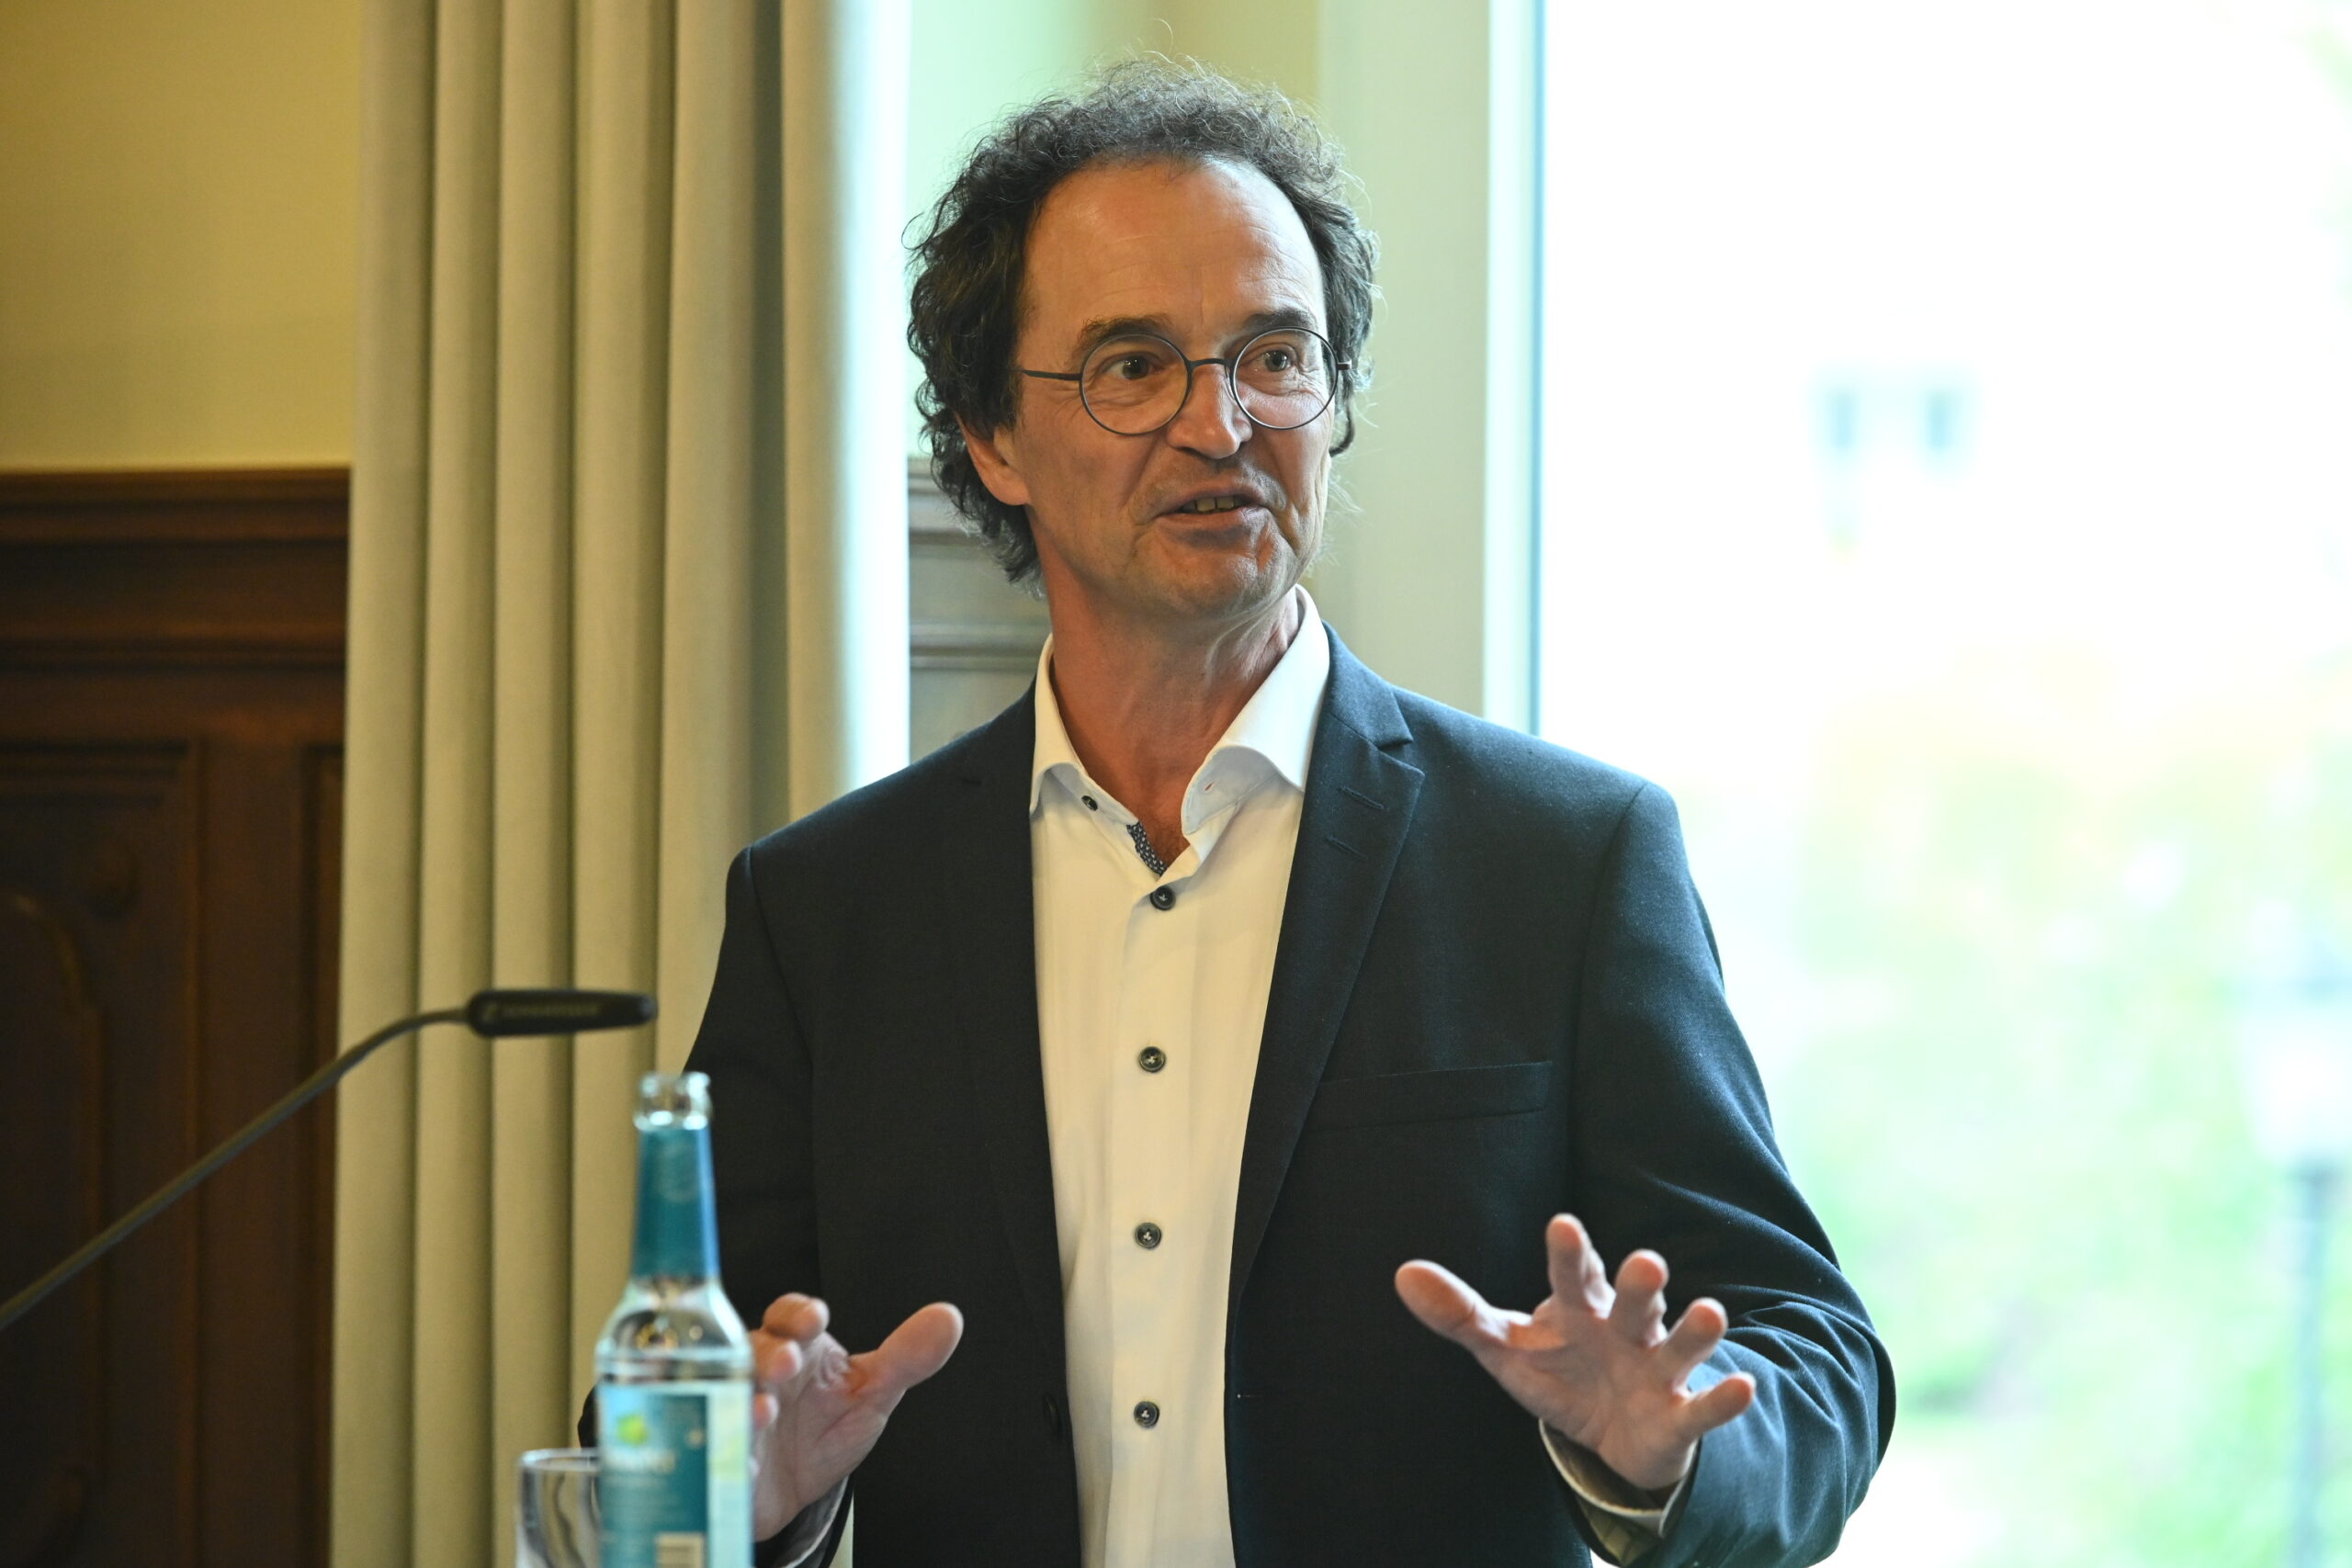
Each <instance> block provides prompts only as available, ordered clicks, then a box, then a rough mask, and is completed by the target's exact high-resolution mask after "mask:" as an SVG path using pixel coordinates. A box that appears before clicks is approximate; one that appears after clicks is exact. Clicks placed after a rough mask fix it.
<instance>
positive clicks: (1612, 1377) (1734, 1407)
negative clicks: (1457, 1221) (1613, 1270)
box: [1397, 1214, 1756, 1492]
mask: <svg viewBox="0 0 2352 1568" xmlns="http://www.w3.org/2000/svg"><path fill="white" fill-rule="evenodd" d="M1544 1247H1545V1250H1546V1251H1547V1252H1548V1253H1549V1255H1550V1258H1549V1261H1550V1265H1551V1275H1552V1293H1551V1295H1550V1296H1549V1297H1547V1298H1546V1299H1545V1300H1544V1303H1543V1304H1542V1305H1541V1306H1539V1307H1537V1308H1536V1309H1535V1311H1534V1312H1533V1313H1532V1314H1528V1313H1519V1312H1506V1311H1503V1310H1501V1309H1499V1308H1497V1307H1492V1306H1489V1305H1487V1302H1486V1300H1485V1298H1483V1297H1481V1296H1480V1295H1479V1294H1478V1292H1476V1291H1474V1290H1472V1289H1471V1288H1470V1287H1469V1286H1467V1285H1465V1284H1464V1283H1463V1282H1462V1281H1461V1280H1458V1279H1456V1278H1455V1277H1454V1276H1453V1274H1451V1273H1449V1272H1447V1271H1446V1270H1445V1269H1441V1268H1439V1267H1438V1266H1437V1265H1436V1264H1434V1263H1424V1262H1419V1261H1415V1262H1412V1263H1408V1264H1406V1265H1405V1266H1404V1267H1403V1268H1401V1269H1397V1294H1398V1295H1400V1296H1402V1297H1404V1299H1405V1304H1406V1305H1407V1306H1408V1307H1409V1308H1411V1309H1412V1313H1413V1315H1414V1316H1415V1317H1418V1318H1419V1319H1420V1320H1421V1322H1422V1323H1424V1324H1426V1325H1428V1326H1429V1327H1430V1328H1432V1329H1434V1330H1436V1331H1437V1332H1438V1333H1440V1334H1442V1335H1444V1336H1445V1337H1447V1338H1448V1339H1451V1340H1453V1342H1454V1343H1455V1344H1457V1345H1459V1346H1461V1347H1462V1348H1464V1349H1465V1350H1467V1351H1469V1352H1470V1353H1471V1354H1472V1355H1473V1356H1476V1357H1477V1358H1478V1364H1479V1365H1480V1366H1482V1367H1484V1368H1486V1369H1487V1372H1488V1373H1489V1374H1491V1375H1492V1376H1493V1378H1494V1380H1495V1381H1496V1382H1498V1383H1500V1384H1502V1385H1503V1388H1504V1390H1505V1392H1507V1393H1510V1396H1511V1397H1512V1398H1513V1399H1516V1400H1517V1401H1519V1403H1520V1404H1523V1405H1525V1406H1526V1407H1527V1409H1528V1410H1529V1411H1531V1412H1532V1413H1533V1414H1534V1415H1535V1416H1540V1417H1541V1418H1542V1419H1543V1420H1544V1422H1545V1423H1546V1424H1547V1425H1549V1426H1550V1427H1552V1428H1553V1429H1554V1430H1555V1431H1556V1432H1558V1433H1559V1434H1560V1435H1561V1436H1562V1437H1564V1438H1568V1439H1569V1440H1570V1441H1572V1442H1575V1443H1577V1444H1580V1445H1581V1446H1583V1447H1584V1448H1586V1449H1589V1450H1591V1451H1592V1452H1593V1453H1595V1454H1597V1455H1599V1456H1600V1462H1601V1463H1603V1464H1605V1465H1607V1466H1608V1467H1609V1468H1610V1469H1611V1470H1612V1471H1614V1472H1616V1473H1617V1474H1618V1475H1619V1476H1620V1477H1622V1478H1623V1479H1624V1480H1626V1481H1629V1482H1631V1483H1633V1484H1634V1485H1635V1486H1638V1487H1641V1488H1643V1489H1645V1490H1646V1491H1650V1492H1664V1491H1666V1490H1667V1489H1668V1488H1670V1487H1672V1486H1673V1485H1674V1484H1675V1483H1678V1482H1679V1481H1680V1480H1681V1479H1682V1477H1683V1476H1684V1475H1685V1474H1687V1473H1689V1472H1690V1469H1691V1460H1692V1458H1693V1457H1694V1456H1695V1455H1696V1454H1697V1453H1698V1451H1699V1439H1700V1438H1701V1437H1702V1436H1703V1435H1705V1434H1706V1433H1708V1432H1711V1431H1713V1429H1714V1428H1715V1427H1720V1426H1722V1425H1723V1424H1724V1422H1726V1421H1729V1420H1731V1419H1732V1418H1733V1417H1734V1416H1737V1415H1739V1414H1740V1412H1742V1411H1744V1410H1746V1409H1747V1406H1748V1404H1750V1403H1751V1402H1752V1401H1753V1400H1754V1399H1755V1397H1756V1380H1755V1379H1754V1378H1751V1377H1749V1376H1748V1375H1747V1373H1745V1372H1735V1373H1733V1374H1732V1375H1731V1376H1730V1377H1727V1378H1725V1379H1724V1381H1723V1382H1719V1383H1717V1384H1715V1385H1714V1386H1713V1388H1711V1389H1708V1390H1707V1391H1706V1392H1705V1393H1699V1394H1693V1393H1690V1392H1689V1390H1687V1389H1686V1388H1685V1387H1684V1386H1683V1382H1684V1380H1685V1379H1686V1378H1688V1377H1689V1376H1690V1375H1691V1371H1692V1370H1693V1369H1694V1368H1696V1367H1697V1366H1698V1365H1699V1364H1700V1363H1701V1362H1702V1361H1704V1360H1705V1359H1707V1358H1708V1357H1709V1356H1710V1355H1712V1354H1713V1352H1714V1348H1715V1347H1716V1346H1718V1345H1720V1344H1722V1343H1723V1338H1724V1330H1725V1329H1726V1328H1727V1327H1728V1326H1729V1323H1728V1320H1727V1319H1726V1318H1725V1317H1724V1309H1723V1307H1722V1305H1721V1303H1717V1302H1714V1301H1712V1300H1709V1299H1708V1298H1706V1297H1704V1296H1702V1297H1701V1298H1700V1299H1698V1300H1697V1301H1694V1302H1692V1303H1691V1304H1690V1305H1689V1306H1688V1307H1686V1308H1685V1309H1683V1313H1682V1318H1681V1321H1680V1322H1679V1323H1677V1324H1676V1325H1674V1331H1673V1332H1672V1333H1670V1334H1669V1333H1668V1332H1667V1330H1666V1295H1665V1291H1666V1259H1665V1258H1660V1257H1659V1256H1658V1255H1657V1253H1655V1252H1649V1251H1641V1252H1635V1253H1633V1254H1631V1255H1629V1256H1628V1257H1627V1258H1626V1259H1625V1261H1624V1262H1623V1264H1621V1265H1619V1266H1618V1269H1617V1283H1616V1286H1615V1288H1614V1289H1613V1290H1612V1289H1611V1286H1610V1283H1609V1278H1608V1275H1607V1274H1606V1272H1604V1271H1603V1269H1602V1268H1601V1264H1600V1254H1599V1252H1598V1251H1596V1250H1595V1249H1594V1247H1593V1245H1592V1240H1591V1238H1590V1237H1589V1236H1588V1235H1585V1230H1584V1226H1583V1225H1582V1224H1578V1223H1577V1221H1576V1220H1575V1219H1574V1218H1573V1217H1571V1216H1569V1215H1566V1214H1561V1215H1558V1216H1556V1217H1555V1218H1554V1220H1553V1221H1552V1223H1551V1224H1550V1225H1549V1226H1547V1227H1546V1228H1545V1230H1544Z"/></svg>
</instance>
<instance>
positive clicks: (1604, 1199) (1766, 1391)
mask: <svg viewBox="0 0 2352 1568" xmlns="http://www.w3.org/2000/svg"><path fill="white" fill-rule="evenodd" d="M1594 897H1595V908H1594V909H1593V911H1592V919H1591V921H1590V923H1589V926H1588V927H1587V930H1588V931H1589V932H1590V935H1589V939H1588V947H1587V951H1586V953H1585V958H1584V964H1583V968H1582V978H1581V986H1580V990H1579V994H1578V1017H1577V1032H1576V1043H1575V1047H1574V1053H1575V1055H1574V1059H1573V1063H1572V1072H1573V1078H1572V1094H1571V1098H1570V1104H1571V1105H1572V1106H1574V1107H1575V1108H1576V1110H1575V1111H1574V1114H1575V1115H1576V1116H1577V1119H1578V1120H1577V1128H1576V1138H1575V1145H1574V1146H1575V1147H1576V1148H1577V1166H1576V1169H1575V1171H1574V1173H1573V1180H1574V1189H1575V1192H1576V1195H1577V1197H1576V1201H1577V1205H1578V1209H1577V1212H1578V1213H1579V1214H1580V1215H1581V1216H1582V1217H1583V1219H1584V1220H1585V1223H1586V1224H1587V1225H1588V1227H1589V1229H1590V1231H1591V1233H1592V1235H1593V1237H1594V1239H1595V1241H1596V1242H1597V1243H1598V1245H1599V1246H1600V1248H1601V1252H1602V1255H1603V1256H1604V1257H1606V1258H1611V1259H1615V1258H1622V1257H1623V1255H1624V1254H1625V1253H1627V1252H1629V1251H1632V1250H1633V1249H1634V1248H1635V1247H1652V1248H1655V1249H1656V1250H1657V1252H1658V1253H1660V1254H1661V1255H1662V1256H1664V1258H1666V1259H1667V1263H1668V1268H1669V1270H1670V1279H1669V1281H1668V1297H1669V1302H1668V1307H1669V1312H1670V1313H1671V1314H1679V1313H1680V1312H1681V1310H1682V1308H1683V1307H1684V1305H1686V1304H1687V1303H1689V1302H1690V1301H1691V1299H1692V1298H1694V1297H1697V1296H1701V1295H1706V1296H1712V1297H1713V1298H1714V1299H1715V1300H1717V1301H1718V1302H1720V1303H1723V1306H1724V1311H1725V1313H1726V1314H1728V1316H1729V1318H1730V1321H1731V1330H1730V1334H1729V1336H1728V1337H1727V1339H1726V1341H1725V1342H1724V1345H1723V1346H1722V1347H1721V1348H1719V1349H1718V1350H1717V1351H1716V1353H1715V1354H1714V1355H1713V1357H1712V1358H1711V1359H1709V1361H1708V1362H1707V1364H1706V1365H1704V1366H1702V1367H1701V1368H1700V1369H1699V1370H1698V1371H1696V1372H1694V1373H1693V1374H1692V1376H1691V1387H1692V1389H1693V1390H1694V1391H1695V1390H1697V1389H1700V1388H1703V1387H1708V1386H1712V1385H1713V1383H1714V1382H1719V1381H1720V1380H1721V1379H1723V1378H1724V1377H1725V1376H1727V1375H1728V1374H1730V1373H1732V1372H1735V1371H1744V1372H1747V1373H1749V1374H1750V1375H1752V1376H1753V1377H1754V1378H1755V1379H1756V1382H1757V1397H1756V1401H1755V1403H1754V1404H1752V1405H1751V1406H1750V1407H1749V1408H1748V1410H1747V1412H1746V1413H1745V1414H1744V1415H1742V1416H1739V1417H1738V1418H1737V1419H1736V1420H1734V1421H1733V1422H1731V1423H1730V1424H1729V1425H1728V1426H1725V1427H1719V1428H1717V1429H1716V1430H1715V1431H1713V1432H1712V1433H1710V1434H1709V1435H1708V1436H1707V1438H1706V1439H1705V1441H1704V1442H1703V1443H1702V1445H1701V1448H1700V1454H1699V1459H1698V1464H1697V1468H1696V1470H1695V1472H1693V1474H1692V1475H1691V1477H1690V1483H1689V1484H1688V1485H1687V1486H1686V1487H1685V1488H1684V1490H1683V1494H1682V1495H1681V1497H1680V1498H1679V1509H1678V1510H1677V1511H1676V1513H1675V1514H1674V1515H1673V1516H1672V1517H1669V1518H1668V1521H1667V1526H1668V1528H1667V1534H1666V1539H1665V1540H1664V1542H1663V1543H1662V1547H1661V1549H1660V1551H1658V1552H1657V1553H1656V1554H1654V1555H1653V1556H1651V1557H1650V1558H1648V1559H1647V1560H1646V1562H1645V1568H1678V1565H1680V1564H1693V1565H1697V1564H1704V1565H1706V1568H1781V1565H1784V1564H1798V1563H1807V1562H1816V1561H1818V1560H1819V1559H1820V1558H1822V1557H1825V1556H1826V1555H1828V1553H1829V1552H1830V1551H1832V1550H1833V1549H1834V1548H1835V1547H1836V1545H1837V1541H1838V1532H1839V1531H1840V1529H1842V1528H1843V1526H1844V1523H1845V1520H1846V1517H1847V1516H1848V1515H1849V1513H1851V1512H1852V1511H1853V1509H1854V1508H1855V1507H1856V1506H1858V1505H1859V1504H1860V1501H1861V1498H1862V1494H1863V1492H1864V1490H1865V1489H1866V1488H1867V1487H1868V1485H1869V1483H1870V1478H1871V1472H1873V1471H1874V1470H1875V1469H1876V1467H1877V1462H1878V1459H1879V1456H1880V1455H1881V1454H1882V1453H1883V1452H1884V1450H1885V1447H1886V1440H1887V1436H1888V1432H1889V1429H1890V1427H1891V1426H1892V1424H1893V1421H1894V1373H1893V1368H1892V1366H1891V1365H1890V1363H1889V1362H1888V1360H1887V1357H1886V1352H1885V1350H1884V1348H1883V1347H1882V1346H1881V1345H1880V1343H1879V1341H1878V1338H1877V1337H1876V1335H1875V1334H1874V1333H1873V1332H1872V1330H1871V1324H1870V1318H1869V1316H1868V1314H1866V1313H1865V1312H1864V1311H1863V1309H1862V1304H1861V1301H1860V1298H1859V1297H1858V1296H1857V1295H1856V1294H1855V1292H1854V1291H1853V1289H1852V1287H1851V1286H1850V1285H1849V1284H1848V1282H1847V1280H1846V1279H1845V1276H1844V1275H1843V1274H1842V1273H1840V1272H1839V1270H1838V1263H1837V1258H1835V1256H1834V1255H1833V1254H1832V1253H1831V1251H1830V1247H1829V1242H1828V1238H1827V1237H1826V1235H1824V1234H1823V1232H1822V1229H1821V1226H1820V1224H1819V1223H1818V1222H1817V1221H1816V1220H1815V1218H1814V1215H1813V1213H1812V1212H1811V1210H1810V1209H1808V1208H1807V1207H1806V1205H1805V1202H1804V1199H1803V1198H1801V1197H1800V1196H1799V1195H1798V1193H1797V1190H1796V1187H1795V1184H1794V1183H1793V1182H1792V1180H1791V1179H1790V1177H1789V1174H1788V1170H1787V1168H1786V1166H1785V1165H1784V1164H1783V1163H1782V1160H1781V1154H1780V1150H1779V1148H1778V1146H1777V1145H1776V1144H1775V1142H1774V1140H1773V1135H1772V1126H1771V1118H1770V1111H1769V1110H1768V1109H1767V1107H1766V1105H1765V1100H1764V1090H1763V1085H1762V1083H1761V1081H1760V1080H1759V1079H1758V1076H1757V1072H1756V1066H1755V1063H1754V1061H1753V1059H1752V1058H1751V1057H1750V1056H1749V1055H1748V1051H1747V1044H1746V1043H1745V1042H1744V1041H1743V1040H1742V1038H1741V1036H1740V1033H1739V1029H1738V1026H1737V1025H1736V1023H1735V1022H1734V1021H1732V1016H1731V1011H1730V1009H1729V1007H1728V1006H1727V1004H1726V1003H1725V1000H1724V988H1723V975H1722V970H1721V966H1720V964H1719V963H1718V960H1717V957H1716V953H1715V948H1714V939H1713V932H1712V931H1710V930H1709V928H1708V925H1707V919H1706V915H1705V912H1704V910H1703V909H1702V908H1701V906H1700V903H1699V897H1698V894H1697V892H1696V891H1695V889H1694V888H1693V887H1692V886H1691V875H1690V872H1689V869H1688V867H1687V865H1686V863H1685V861H1684V857H1683V851H1682V838H1681V831H1680V828H1679V823H1678V819H1677V818H1676V815H1675V810H1674V807H1673V804H1672V802H1671V801H1670V800H1669V799H1668V797H1667V795H1666V794H1665V792H1664V791H1662V790H1659V789H1657V787H1656V786H1652V785H1645V786H1644V787H1643V788H1642V789H1641V790H1640V791H1639V792H1637V793H1636V794H1635V795H1634V798H1633V799H1632V801H1631V802H1630V803H1629V804H1628V805H1627V807H1626V808H1625V810H1624V814H1623V818H1621V819H1620V821H1619V823H1618V826H1617V830H1616V833H1615V836H1614V838H1613V840H1612V841H1611V845H1610V847H1609V850H1608V851H1607V852H1606V854H1605V855H1604V856H1603V859H1602V863H1601V865H1600V875H1599V878H1598V881H1597V885H1596V890H1595V895H1594ZM1577 1519H1578V1524H1579V1527H1580V1528H1582V1529H1585V1530H1586V1532H1587V1536H1588V1543H1589V1544H1590V1545H1592V1546H1593V1547H1594V1548H1595V1549H1596V1550H1599V1549H1600V1541H1599V1540H1595V1539H1592V1538H1591V1536H1590V1533H1589V1524H1588V1523H1586V1521H1585V1519H1584V1516H1583V1511H1582V1510H1581V1509H1579V1510H1577Z"/></svg>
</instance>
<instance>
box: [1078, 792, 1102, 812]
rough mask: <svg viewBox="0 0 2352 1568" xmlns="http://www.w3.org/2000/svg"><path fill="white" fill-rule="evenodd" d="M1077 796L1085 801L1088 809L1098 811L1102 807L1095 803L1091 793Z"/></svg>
mask: <svg viewBox="0 0 2352 1568" xmlns="http://www.w3.org/2000/svg"><path fill="white" fill-rule="evenodd" d="M1078 798H1079V799H1080V800H1082V801H1084V802H1086V809H1088V810H1089V811H1100V810H1102V809H1103V807H1101V806H1100V805H1098V804H1096V802H1095V799H1094V797H1093V796H1092V795H1080V796H1079V797H1078Z"/></svg>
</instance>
